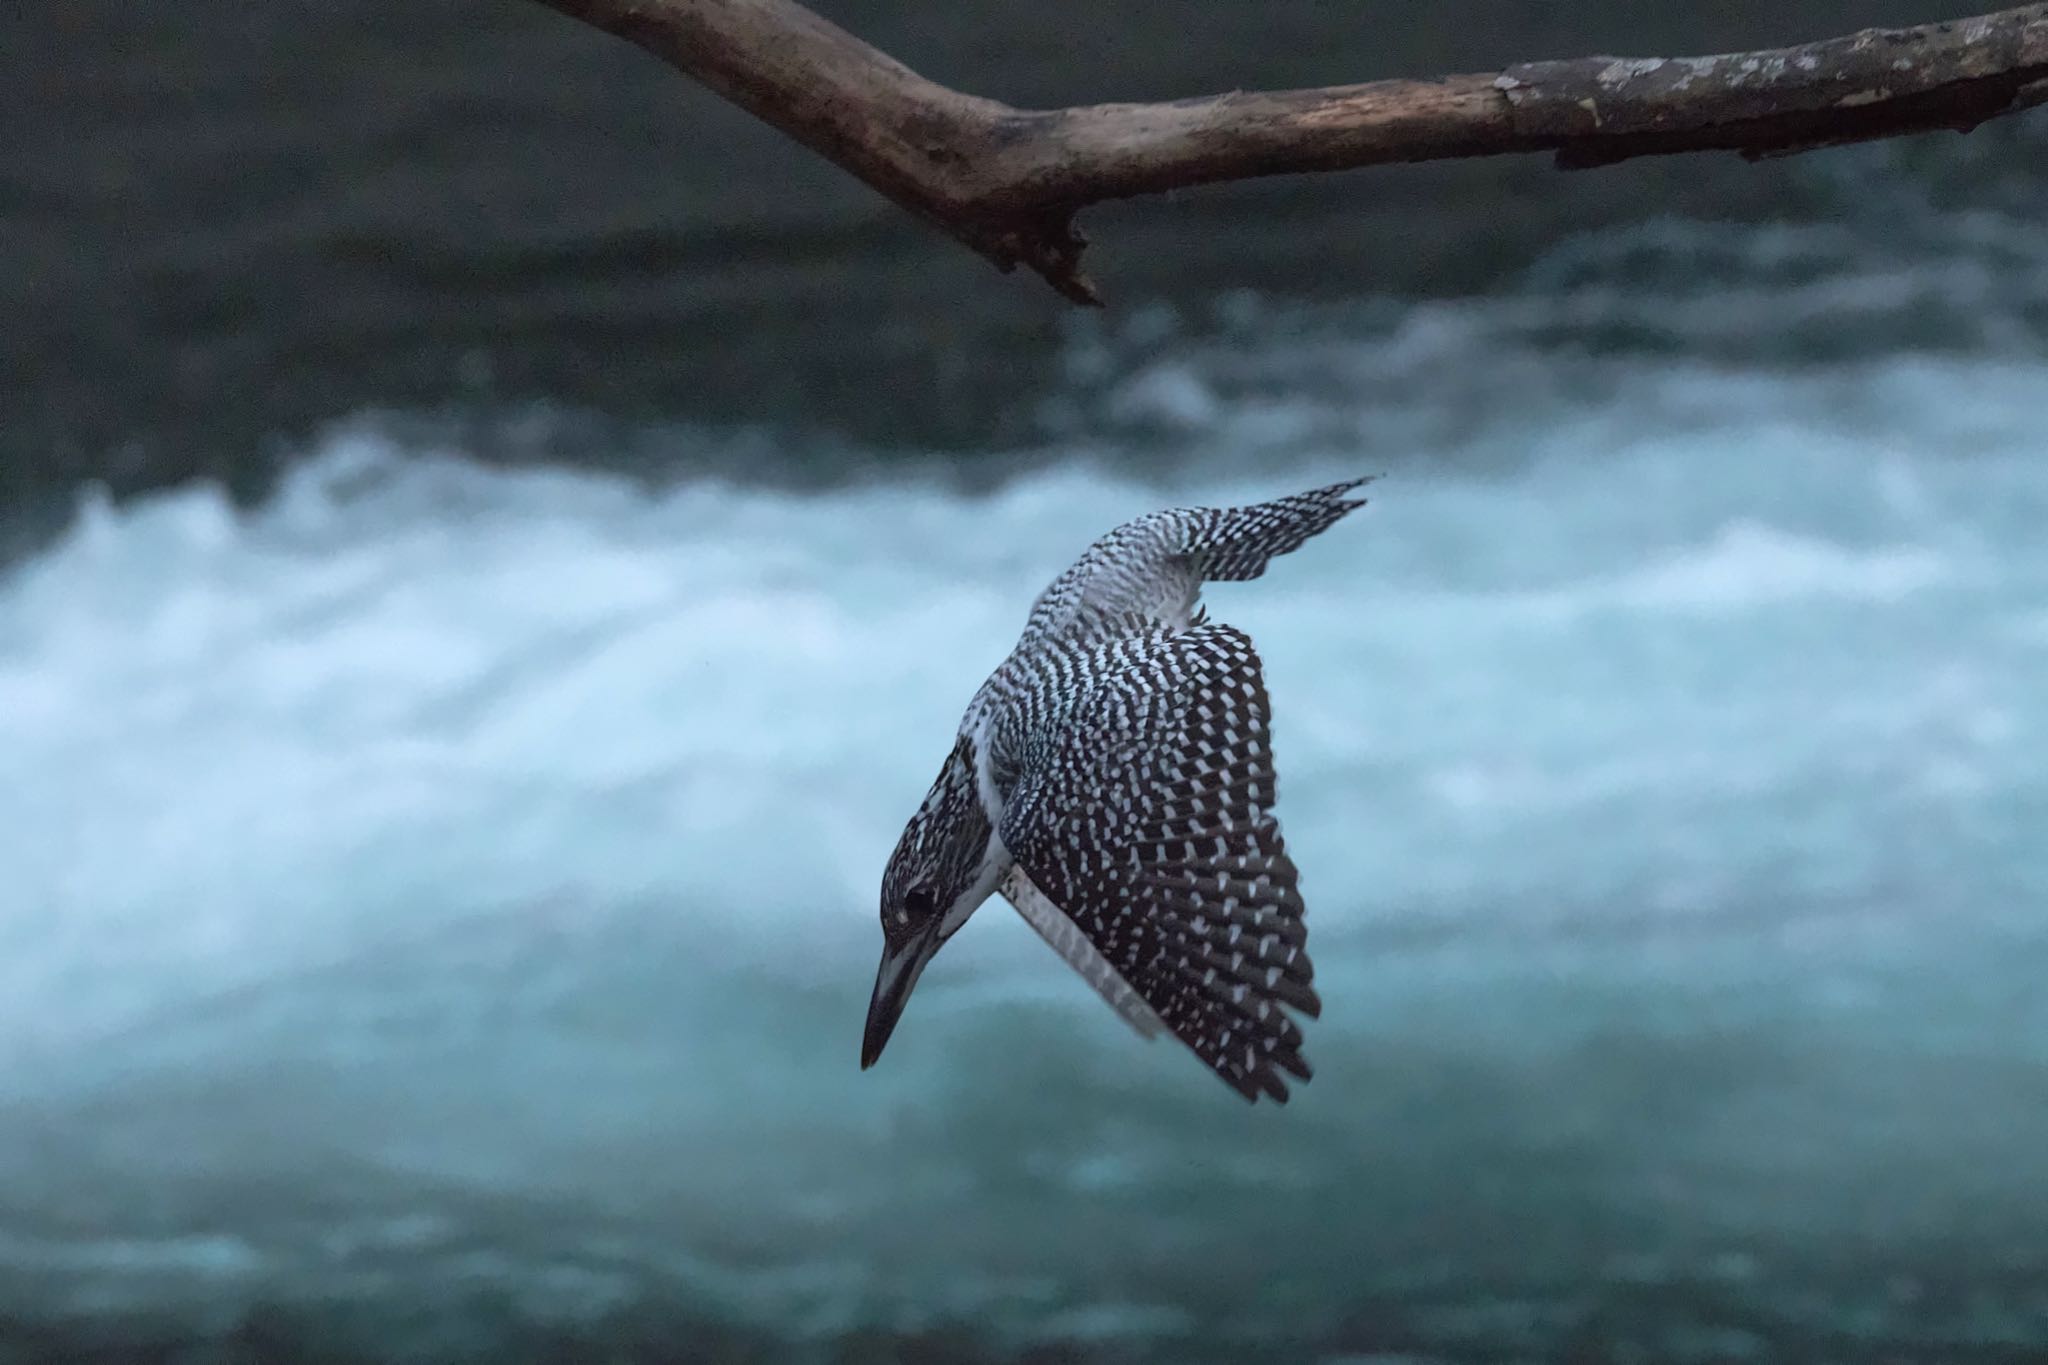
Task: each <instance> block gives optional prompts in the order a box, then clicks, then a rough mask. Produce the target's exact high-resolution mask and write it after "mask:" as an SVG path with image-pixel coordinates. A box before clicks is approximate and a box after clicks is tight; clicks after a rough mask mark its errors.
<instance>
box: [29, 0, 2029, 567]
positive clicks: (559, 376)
mask: <svg viewBox="0 0 2048 1365" xmlns="http://www.w3.org/2000/svg"><path fill="white" fill-rule="evenodd" d="M821 8H822V9H823V10H824V11H825V12H826V13H827V14H829V15H830V16H831V17H832V18H834V19H836V20H838V21H840V22H841V23H843V24H845V25H847V26H848V27H849V28H851V29H852V30H853V31H854V32H856V33H858V34H860V35H861V36H862V37H864V38H866V39H868V40H870V41H872V42H874V43H876V44H878V45H879V46H881V47H882V48H883V49H885V50H887V51H889V52H890V53H892V54H894V55H896V56H898V57H900V58H902V59H903V60H905V61H907V62H909V63H910V64H911V65H913V66H914V67H916V68H917V69H919V70H921V71H924V72H926V73H928V74H929V75H931V76H933V77H935V78H937V79H939V80H942V81H946V82H949V83H953V84H956V85H958V86H959V87H961V88H963V89H965V90H968V91H972V92H975V93H979V94H984V95H989V96H994V97H998V98H1001V99H1005V100H1009V101H1012V102H1015V103H1018V104H1023V105H1050V104H1060V103H1069V102H1084V101H1092V100H1107V99H1161V98H1172V97H1177V96H1185V95H1195V94H1202V93H1210V92H1214V91H1219V90H1224V89H1229V88H1233V87H1261V86H1263V87H1278V86H1287V85H1297V84H1321V83H1328V82H1338V81H1354V80H1361V79H1368V78H1372V77H1380V76H1393V75H1403V74H1408V75H1414V74H1430V73H1440V72H1446V71H1457V70H1484V69H1490V68H1494V67H1498V66H1501V65H1504V64H1507V63H1510V62H1514V61H1519V60H1527V59H1536V58H1542V57H1550V56H1568V55H1580V54H1583V53H1586V52H1591V51H1614V52H1625V53H1642V52H1694V51H1711V50H1718V49H1726V48H1730V47H1747V46H1758V45H1768V44H1774V43H1783V42H1791V41H1798V40H1802V39H1805V38H1810V37H1816V36H1824V35H1826V34H1828V33H1831V32H1835V31H1843V30H1848V29H1852V28H1855V27H1858V26H1861V25H1865V24H1873V23H1885V22H1909V21H1916V20H1927V19H1934V18H1939V17H1944V16H1945V15H1947V14H1949V13H1950V12H1951V11H1949V10H1929V9H1928V8H1927V7H1925V6H1924V5H1920V6H1916V5H1915V4H1913V3H1911V0H1882V2H1881V3H1880V2H1876V0H1801V2H1800V3H1792V4H1786V3H1765V2H1764V0H1736V2H1735V3H1723V4H1716V5H1669V4H1644V3H1635V4H1630V3H1608V4H1598V5H1589V4H1559V3H1541V2H1540V0H1534V2H1532V0H1462V3H1459V4H1456V5H1451V6H1432V7H1428V8H1427V9H1417V8H1416V7H1414V6H1411V5H1405V4H1394V3H1372V2H1370V0H1367V2H1366V3H1355V4H1339V3H1330V2H1329V0H1245V2H1240V3H1216V0H1143V2H1142V3H1140V2H1139V0H1108V2H1107V3H1100V4H1091V5H1065V6H1057V7H1053V8H1050V9H1048V8H1047V7H1046V6H1043V5H1039V4H1029V3H1023V2H1022V0H981V2H980V3H974V4H958V5H929V4H919V5H910V4H900V3H878V2H876V0H865V2H863V3H849V2H847V0H841V2H840V3H836V4H827V5H824V6H822V7H821ZM8 28H9V31H8V33H7V36H6V40H5V41H4V42H0V127H4V128H5V129H6V136H5V137H4V138H0V315H4V316H5V317H6V318H7V319H8V323H7V325H6V326H5V327H4V328H0V392H4V394H5V395H6V402H5V405H4V408H0V470H4V475H0V497H4V499H5V500H6V503H7V504H8V505H9V506H10V507H11V508H12V509H13V511H14V512H15V513H16V514H17V515H15V516H13V517H10V518H8V520H9V521H10V522H12V523H13V524H14V525H16V526H17V527H19V526H20V525H22V524H23V521H24V517H23V516H22V515H21V514H24V513H26V514H27V517H28V519H30V520H33V521H35V522H38V523H44V524H47V522H48V520H49V518H50V517H51V516H54V515H58V514H61V512H62V510H63V509H64V508H65V507H67V506H68V505H69V500H70V498H71V496H72V490H73V489H74V488H75V487H76V486H77V485H78V483H79V482H80V481H81V480H84V479H97V480H103V481H104V482H105V483H106V484H107V485H109V486H110V487H111V488H112V489H113V490H114V491H115V492H116V493H117V494H119V493H126V492H130V491H133V490H136V489H142V488H149V487H155V486H161V485H165V484H169V483H174V482H176V481H179V480H182V479H185V478H189V477H191V476H193V475H195V474H205V475H212V476H216V477H219V478H221V479H223V480H225V481H226V482H227V483H228V484H229V485H231V486H232V487H233V488H234V489H235V490H236V491H237V493H238V494H240V495H242V496H248V495H250V494H253V493H257V492H260V490H262V489H263V488H264V487H265V486H266V485H267V483H268V481H269V479H270V478H271V477H272V476H273V475H274V473H275V471H276V468H277V466H278V462H279V461H280V460H281V459H284V458H286V452H288V451H290V450H291V449H293V448H294V443H295V442H298V441H300V440H301V439H303V438H304V437H305V435H306V434H307V433H308V432H309V431H311V430H313V429H314V428H316V427H318V426H319V425H320V424H322V423H324V422H328V421H331V420H334V419H336V418H339V417H342V416H346V415H348V414H352V413H357V412H360V411H363V410H365V409H377V410H386V411H398V412H406V413H414V414H439V415H444V416H445V415H449V414H457V415H459V414H464V413H467V414H471V415H472V416H473V415H476V414H479V413H486V414H488V413H496V414H502V413H504V412H506V411H508V410H511V409H517V408H520V407H522V406H524V405H528V404H531V403H534V402H542V403H546V404H547V405H549V410H550V411H551V412H553V413H555V414H556V415H557V418H558V420H555V421H552V422H550V423H548V424H547V429H546V435H545V439H541V438H537V437H534V436H533V435H532V434H531V432H529V433H528V435H527V437H526V438H525V439H523V440H522V439H514V438H513V437H511V436H508V435H505V434H504V433H502V432H501V433H499V435H498V436H497V437H495V438H485V437H478V438H473V439H472V440H471V442H470V444H471V445H472V446H473V447H474V450H475V453H476V454H478V455H479V456H481V457H484V458H493V457H496V458H512V457H515V456H519V455H528V456H530V455H532V454H534V453H535V451H536V448H537V445H538V447H541V448H543V451H542V453H547V454H552V455H567V456H569V457H570V458H575V459H607V458H609V459H613V460H617V459H621V458H625V459H629V460H631V461H637V462H640V463H642V464H652V465H656V466H658V465H660V464H662V463H663V457H661V456H658V455H653V454H650V453H648V452H647V451H645V450H644V449H642V450H637V451H636V452H635V453H634V454H633V455H631V456H630V457H621V456H619V455H617V450H618V449H619V447H620V442H619V441H618V440H617V439H616V436H615V433H616V431H617V429H618V425H617V424H620V423H623V424H627V425H639V424H644V423H645V422H647V421H650V420H656V421H659V420H667V419H677V418H681V419H709V420H713V421H717V422H725V423H742V424H757V423H760V424H773V425H792V424H793V425H796V426H799V427H803V428H806V429H814V430H818V431H821V432H827V433H840V434H845V435H848V436H851V437H854V438H857V439H858V440H860V441H861V442H862V443H863V444H864V445H866V446H869V447H870V448H879V449H882V450H885V451H886V450H888V449H892V448H902V447H922V448H931V447H940V448H945V449H949V450H953V451H960V452H965V451H976V450H989V449H996V448H1001V447H1003V446H1006V445H1014V444H1016V443H1018V442H1020V441H1027V440H1030V439H1032V438H1033V437H1034V436H1035V435H1037V434H1039V432H1038V428H1039V426H1040V425H1041V419H1040V413H1041V410H1042V408H1041V400H1042V399H1043V398H1044V396H1045V394H1046V393H1047V391H1048V390H1049V388H1050V387H1051V386H1053V385H1054V384H1055V383H1056V382H1057V380H1058V376H1057V374H1056V373H1055V371H1056V369H1057V366H1058V361H1059V356H1060V354H1061V345H1062V340H1063V338H1065V337H1066V336H1067V335H1068V334H1069V332H1070V331H1071V329H1072V328H1074V327H1076V326H1085V325H1091V324H1089V323H1088V322H1087V321H1086V320H1083V319H1078V318H1077V317H1076V316H1075V315H1074V314H1073V313H1072V311H1071V310H1070V309H1069V308H1068V307H1067V305H1065V304H1064V303H1062V302H1061V301H1059V300H1057V299H1055V298H1054V297H1053V296H1052V295H1051V294H1050V293H1049V292H1048V291H1047V290H1045V289H1044V287H1043V286H1042V285H1040V284H1038V283H1037V282H1036V281H1033V280H1029V279H1017V278H1004V277H1002V276H999V275H997V274H996V273H995V272H994V271H992V270H991V269H989V268H988V267H987V266H986V265H985V264H984V263H983V262H982V261H980V260H979V259H977V258H974V257H972V256H970V255H968V254H967V253H965V252H963V251H962V250H960V249H959V248H958V247H956V246H955V245H953V244H952V243H951V242H949V241H947V240H944V239H942V238H941V237H939V236H938V235H936V234H934V233H932V232H930V231H928V230H927V229H925V228H924V227H922V226H921V225H919V224H917V223H915V222H913V221H911V220H910V219H909V218H908V217H906V216H905V215H904V214H902V213H900V212H899V211H897V210H895V209H894V208H892V207H891V206H889V205H887V204H885V203H884V202H882V201H881V200H879V199H878V198H877V197H876V196H874V195H873V194H872V193H870V192H869V191H868V190H867V189H866V188H865V187H863V186H861V185H859V184H857V183H855V182H853V181H852V180H850V179H849V178H847V177H846V176H844V175H843V174H841V173H840V172H839V171H837V170H836V169H835V168H833V167H831V166H829V165H826V164H825V163H823V162H821V161H820V160H818V159H817V158H815V157H813V156H812V155H810V154H809V153H808V152H806V151H804V150H803V149H801V148H799V147H797V146H795V145H793V144H790V143H788V142H787V141H785V140H784V139H782V138H781V137H780V136H779V135H777V134H775V133H773V132H771V131H770V130H768V129H767V128H765V127H763V126H761V125H759V124H756V123H755V122H753V121H752V120H751V119H749V118H748V117H746V116H745V115H743V114H741V113H739V112H738V111H736V110H734V109H732V108H729V107H727V106H725V105H723V104H722V103H720V102H719V101H718V100H717V99H716V98H714V97H713V96H711V95H709V94H708V93H706V92H704V91H702V90H700V89H698V88H696V87H695V86H694V85H692V84H691V83H690V82H689V81H688V80H686V79H684V78H682V77H681V76H679V75H678V74H677V73H675V72H673V71H671V70H670V69H668V68H667V67H665V66H663V65H661V64H660V63H659V62H657V61H655V60H654V59H652V58H651V57H649V56H647V55H646V54H644V53H642V52H640V51H638V50H637V49H634V48H632V47H630V46H628V45H626V44H624V43H621V42H619V41H618V40H616V39H613V38H610V37H608V36H607V35H604V34H601V33H599V32H596V31H595V30H590V29H587V28H585V27H582V26H580V25H578V24H576V23H574V22H572V21H570V20H567V19H565V18H563V17H561V16H559V15H556V14H554V13H552V12H550V11H547V10H544V9H543V8H541V7H540V6H539V5H535V4H527V3H521V2H520V0H495V2H494V3H482V2H480V0H464V2H462V3H444V4H415V3H410V2H409V0H353V2H352V3H333V4H319V5H314V4H304V3H297V4H291V3H285V4H255V5H251V4H247V3H243V0H194V2H193V3H188V4H180V5H175V6H169V5H166V6H136V5H132V4H129V3H125V2H124V0H65V2H64V3H61V4H59V3H40V4H35V5H29V6H24V7H20V8H18V9H16V10H15V12H14V14H13V15H12V17H11V18H10V20H9V23H8ZM1998 136H1999V134H1998V133H1996V132H1995V131H1991V130H1987V131H1986V132H1984V133H1980V134H1979V135H1978V138H1979V140H1980V141H1984V140H1989V141H1996V140H1997V138H1998ZM1942 141H1944V142H1945V143H1953V142H1954V141H1955V139H1953V138H1952V137H1950V138H1944V139H1942ZM1838 198H1839V196H1838V195H1837V194H1835V193H1833V192H1831V191H1830V189H1829V188H1828V187H1827V186H1826V185H1825V184H1819V183H1817V182H1816V181H1815V180H1814V179H1813V178H1812V177H1811V176H1810V175H1806V174H1803V173H1801V172H1800V171H1798V170H1797V169H1796V168H1795V167H1794V166H1793V165H1790V164H1786V163H1776V164H1765V165H1757V166H1749V165H1744V164H1742V163H1741V162H1739V161H1738V160H1736V159H1735V158H1732V157H1725V156H1713V157H1686V158H1678V159H1669V160H1660V161H1650V162H1641V163H1636V164H1632V165H1627V166H1623V167H1619V168H1615V169H1611V170H1604V171H1600V172H1598V173H1593V174H1580V175H1571V176H1564V175H1560V174H1558V173H1556V172H1555V171H1553V170H1552V169H1551V168H1550V167H1549V164H1548V161H1547V159H1545V158H1536V157H1528V158H1514V159H1504V160H1491V161H1486V162H1480V163H1469V164H1460V165H1434V166H1425V167H1413V168H1389V169H1384V170H1375V171H1367V172H1357V173H1352V174H1347V175H1338V176H1326V177H1308V178H1297V179H1292V180H1286V181H1275V182H1270V183H1263V184H1246V185H1238V186H1230V187H1223V188H1216V189H1207V190H1201V191H1196V192H1188V193H1185V194H1177V195H1173V196H1170V197H1168V198H1166V199H1164V200H1148V201H1142V202H1137V203H1133V204H1125V205H1111V206H1105V207H1103V208H1100V209H1097V210H1094V211H1091V212H1090V213H1089V214H1088V215H1087V216H1086V220H1085V221H1086V225H1087V227H1088V228H1089V229H1090V230H1091V232H1092V233H1093V235H1094V237H1095V239H1096V246H1095V247H1094V248H1093V252H1092V262H1093V269H1094V272H1095V273H1096V275H1097V277H1098V278H1099V280H1100V281H1101V283H1102V284H1103V286H1104V287H1105V289H1106V290H1107V292H1108V295H1109V297H1110V299H1111V301H1112V303H1113V306H1114V307H1115V308H1116V309H1117V310H1119V313H1121V314H1124V315H1128V313H1129V311H1130V310H1132V309H1133V308H1135V307H1137V306H1138V305H1141V304H1142V303H1144V302H1145V301H1148V300H1154V299H1162V298H1164V299H1185V298H1191V297H1207V296H1210V295H1213V294H1215V293H1216V292H1217V291H1218V290H1220V289H1229V288H1234V287H1245V288H1251V289H1256V290H1259V291H1262V292H1263V293H1265V294H1266V295H1267V296H1269V297H1272V296H1278V297H1282V298H1286V297H1328V298H1339V297H1351V296H1356V295H1359V294H1372V295H1378V296H1384V297H1389V298H1392V299H1397V300H1398V299H1399V298H1404V297H1416V296H1446V295H1460V294H1467V293H1474V292H1483V291H1487V290H1491V289H1496V288H1499V287H1502V286H1503V284H1504V283H1506V282H1509V281H1512V279H1513V278H1514V276H1515V274H1516V272H1518V271H1519V270H1521V269H1522V268H1523V267H1525V266H1526V265H1527V264H1528V262H1530V261H1531V260H1532V259H1533V258H1534V257H1536V256H1537V255H1538V254H1540V253H1542V252H1543V251H1544V250H1546V248H1548V247H1549V246H1550V245H1551V244H1553V243H1554V242H1556V241H1557V240H1558V239H1559V238H1560V237H1561V236H1562V235H1564V234H1568V233H1572V232H1574V231H1579V230H1584V229H1590V228H1597V227H1599V226H1602V225H1607V224H1613V223H1615V222H1618V221H1623V220H1629V219H1639V218H1643V217H1647V216H1655V215H1665V214H1670V215H1679V216H1683V217H1687V218H1691V219H1731V220H1761V219H1794V220H1798V219H1808V218H1813V217H1816V216H1824V215H1826V214H1828V213H1830V212H1834V211H1837V210H1838V209H1839V208H1840V204H1839V202H1838ZM564 414H574V415H575V417H576V419H577V420H574V421H570V420H566V419H564V416H563V415H564ZM668 458H669V459H671V460H680V459H684V458H687V457H685V456H681V455H679V454H672V455H671V456H669V457H668ZM652 472H656V473H672V472H679V471H676V470H672V469H659V468H656V469H654V470H653V471H652Z"/></svg>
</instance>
